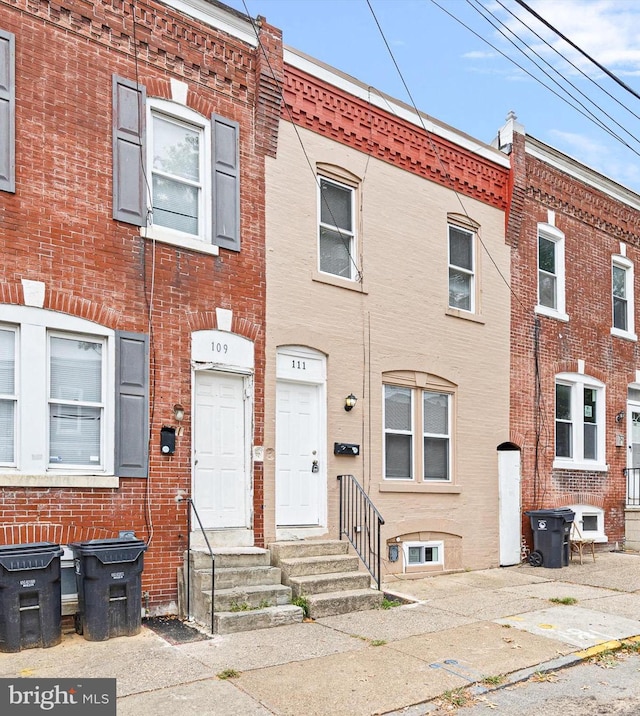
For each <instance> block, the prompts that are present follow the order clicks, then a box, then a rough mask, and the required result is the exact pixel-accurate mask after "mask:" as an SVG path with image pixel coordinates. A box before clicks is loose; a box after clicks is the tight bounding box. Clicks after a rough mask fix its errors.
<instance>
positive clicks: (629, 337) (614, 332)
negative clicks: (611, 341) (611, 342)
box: [611, 328, 638, 341]
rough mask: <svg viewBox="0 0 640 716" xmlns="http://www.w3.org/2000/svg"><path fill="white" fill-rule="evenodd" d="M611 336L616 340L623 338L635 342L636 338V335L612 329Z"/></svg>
mask: <svg viewBox="0 0 640 716" xmlns="http://www.w3.org/2000/svg"><path fill="white" fill-rule="evenodd" d="M611 335H612V336H616V337H617V338H624V339H625V340H627V341H637V340H638V336H637V334H636V333H630V332H629V331H622V330H620V329H619V328H612V329H611Z"/></svg>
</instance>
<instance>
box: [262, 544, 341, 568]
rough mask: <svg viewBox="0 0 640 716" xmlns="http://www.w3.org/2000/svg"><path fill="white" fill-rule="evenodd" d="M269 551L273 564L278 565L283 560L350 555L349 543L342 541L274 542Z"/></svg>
mask: <svg viewBox="0 0 640 716" xmlns="http://www.w3.org/2000/svg"><path fill="white" fill-rule="evenodd" d="M269 551H270V552H271V563H272V564H276V565H277V564H278V563H279V562H280V560H282V559H295V558H296V557H320V556H322V555H325V556H326V555H330V554H348V553H349V543H348V542H342V541H341V540H292V541H289V542H273V543H272V544H270V545H269Z"/></svg>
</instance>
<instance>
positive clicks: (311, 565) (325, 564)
mask: <svg viewBox="0 0 640 716" xmlns="http://www.w3.org/2000/svg"><path fill="white" fill-rule="evenodd" d="M279 564H280V569H281V570H282V583H283V584H289V580H290V579H291V578H292V577H306V576H308V575H311V574H330V573H332V572H357V571H358V567H359V559H358V557H357V556H356V555H352V554H335V555H327V556H320V557H304V558H293V559H281V560H280V563H279Z"/></svg>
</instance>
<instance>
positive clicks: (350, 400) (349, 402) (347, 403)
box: [344, 393, 358, 413]
mask: <svg viewBox="0 0 640 716" xmlns="http://www.w3.org/2000/svg"><path fill="white" fill-rule="evenodd" d="M357 402H358V399H357V398H356V396H355V395H354V394H353V393H349V395H347V397H346V398H345V399H344V409H345V410H346V411H347V413H348V412H349V411H350V410H352V409H353V406H354V405H355V404H356V403H357Z"/></svg>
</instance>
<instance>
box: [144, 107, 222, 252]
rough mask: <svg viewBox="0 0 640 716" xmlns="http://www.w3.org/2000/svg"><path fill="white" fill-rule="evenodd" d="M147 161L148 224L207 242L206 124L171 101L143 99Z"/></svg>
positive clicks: (208, 164) (208, 161)
mask: <svg viewBox="0 0 640 716" xmlns="http://www.w3.org/2000/svg"><path fill="white" fill-rule="evenodd" d="M148 132H149V137H148V147H149V157H148V166H149V167H150V174H151V187H150V203H151V205H150V207H149V208H150V211H151V214H152V221H153V227H154V229H157V230H158V231H159V232H160V234H161V235H165V236H166V237H174V238H177V239H180V238H184V239H194V240H198V241H203V242H207V243H211V218H210V217H211V183H210V176H211V127H210V123H209V122H208V121H207V120H206V119H205V117H202V116H200V115H199V114H198V113H197V112H194V111H193V110H191V109H189V108H187V107H184V106H182V105H180V104H177V103H172V102H167V101H164V100H149V121H148Z"/></svg>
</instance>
